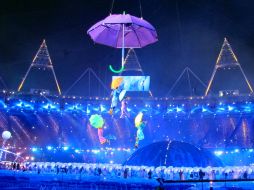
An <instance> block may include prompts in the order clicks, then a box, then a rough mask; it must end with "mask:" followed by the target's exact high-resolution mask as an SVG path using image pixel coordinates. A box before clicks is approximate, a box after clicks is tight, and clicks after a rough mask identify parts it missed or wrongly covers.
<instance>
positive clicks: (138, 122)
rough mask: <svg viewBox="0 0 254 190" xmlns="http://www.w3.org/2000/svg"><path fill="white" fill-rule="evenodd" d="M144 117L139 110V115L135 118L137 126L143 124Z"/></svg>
mask: <svg viewBox="0 0 254 190" xmlns="http://www.w3.org/2000/svg"><path fill="white" fill-rule="evenodd" d="M142 119H143V113H142V112H139V113H138V115H137V116H136V117H135V120H134V123H135V127H139V126H140V125H141V124H142Z"/></svg>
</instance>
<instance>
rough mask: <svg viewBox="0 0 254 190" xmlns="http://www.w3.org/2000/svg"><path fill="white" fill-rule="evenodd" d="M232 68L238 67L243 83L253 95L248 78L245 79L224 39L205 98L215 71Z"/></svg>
mask: <svg viewBox="0 0 254 190" xmlns="http://www.w3.org/2000/svg"><path fill="white" fill-rule="evenodd" d="M232 67H238V68H239V69H240V71H241V73H242V75H243V77H244V79H245V82H246V83H247V85H248V88H249V90H250V93H253V88H252V86H251V84H250V82H249V80H248V78H247V77H246V75H245V73H244V71H243V69H242V67H241V65H240V63H239V61H238V60H237V58H236V55H235V54H234V52H233V50H232V48H231V46H230V44H229V43H228V40H227V39H226V38H224V42H223V45H222V48H221V50H220V53H219V56H218V58H217V61H216V64H215V67H214V70H213V73H212V76H211V79H210V80H209V83H208V86H207V88H206V91H205V96H207V95H208V93H209V91H210V89H211V85H212V83H213V80H214V77H215V74H216V72H217V70H218V69H221V68H232Z"/></svg>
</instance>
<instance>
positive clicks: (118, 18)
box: [87, 14, 158, 73]
mask: <svg viewBox="0 0 254 190" xmlns="http://www.w3.org/2000/svg"><path fill="white" fill-rule="evenodd" d="M87 33H88V34H89V35H90V37H91V38H92V40H93V41H94V42H95V43H98V44H103V45H107V46H111V47H114V48H122V68H121V69H120V70H118V71H116V70H114V69H113V68H112V67H111V65H110V68H111V70H112V71H113V72H116V73H120V72H122V71H123V69H124V48H142V47H145V46H146V45H149V44H152V43H154V42H156V41H158V36H157V33H156V30H155V28H154V27H153V26H152V25H151V24H150V23H149V22H147V21H146V20H144V19H142V18H138V17H135V16H132V15H129V14H112V15H109V16H108V17H106V18H105V19H103V20H101V21H99V22H98V23H96V24H95V25H93V26H92V27H91V28H90V29H89V30H88V31H87Z"/></svg>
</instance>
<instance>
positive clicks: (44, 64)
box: [18, 39, 61, 95]
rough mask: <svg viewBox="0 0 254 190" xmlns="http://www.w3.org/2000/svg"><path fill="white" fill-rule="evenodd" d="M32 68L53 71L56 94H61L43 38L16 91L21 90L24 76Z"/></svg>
mask: <svg viewBox="0 0 254 190" xmlns="http://www.w3.org/2000/svg"><path fill="white" fill-rule="evenodd" d="M32 68H39V69H44V70H45V69H49V70H51V71H52V73H53V76H54V80H55V83H56V87H57V91H58V94H59V95H61V89H60V86H59V83H58V81H57V78H56V74H55V71H54V67H53V64H52V61H51V58H50V56H49V52H48V48H47V44H46V41H45V39H44V40H43V42H42V44H41V46H40V48H39V50H38V51H37V53H36V55H35V57H34V58H33V61H32V63H31V65H30V67H29V68H28V70H27V72H26V74H25V76H24V77H23V79H22V81H21V83H20V84H19V87H18V92H20V91H21V89H22V87H23V85H24V83H25V81H26V78H27V76H28V74H29V72H30V71H31V69H32Z"/></svg>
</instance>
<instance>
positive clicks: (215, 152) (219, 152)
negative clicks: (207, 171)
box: [214, 150, 224, 156]
mask: <svg viewBox="0 0 254 190" xmlns="http://www.w3.org/2000/svg"><path fill="white" fill-rule="evenodd" d="M223 153H224V152H223V151H222V150H216V151H214V154H215V155H216V156H220V155H222V154H223Z"/></svg>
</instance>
